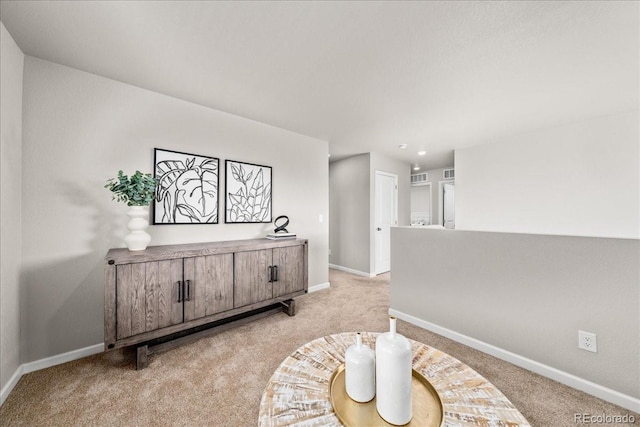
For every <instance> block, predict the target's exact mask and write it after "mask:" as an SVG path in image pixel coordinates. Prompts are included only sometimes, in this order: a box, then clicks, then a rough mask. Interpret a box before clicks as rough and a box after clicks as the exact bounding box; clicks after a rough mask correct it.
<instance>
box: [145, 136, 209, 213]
mask: <svg viewBox="0 0 640 427" xmlns="http://www.w3.org/2000/svg"><path fill="white" fill-rule="evenodd" d="M219 166H220V161H219V160H218V159H216V158H215V157H207V156H199V155H196V154H187V153H181V152H179V151H170V150H162V149H159V148H156V149H155V152H154V176H155V177H156V178H157V179H158V186H157V187H156V199H155V201H154V204H153V223H154V224H217V223H218V171H219Z"/></svg>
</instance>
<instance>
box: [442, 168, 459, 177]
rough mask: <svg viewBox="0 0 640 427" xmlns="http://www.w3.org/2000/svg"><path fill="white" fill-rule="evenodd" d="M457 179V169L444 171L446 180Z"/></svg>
mask: <svg viewBox="0 0 640 427" xmlns="http://www.w3.org/2000/svg"><path fill="white" fill-rule="evenodd" d="M455 177H456V175H455V169H453V168H452V169H445V170H443V171H442V178H444V179H454V178H455Z"/></svg>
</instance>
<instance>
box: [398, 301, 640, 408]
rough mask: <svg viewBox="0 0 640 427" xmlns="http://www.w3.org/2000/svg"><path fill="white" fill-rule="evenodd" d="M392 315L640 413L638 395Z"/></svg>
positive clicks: (405, 316)
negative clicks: (631, 394) (619, 390)
mask: <svg viewBox="0 0 640 427" xmlns="http://www.w3.org/2000/svg"><path fill="white" fill-rule="evenodd" d="M389 315H391V316H395V317H397V318H398V319H401V320H404V321H405V322H408V323H411V324H414V325H416V326H419V327H421V328H423V329H426V330H428V331H431V332H435V333H436V334H438V335H442V336H444V337H447V338H449V339H451V340H453V341H457V342H459V343H461V344H464V345H467V346H469V347H472V348H475V349H476V350H480V351H482V352H483V353H487V354H490V355H491V356H495V357H497V358H498V359H502V360H504V361H507V362H509V363H512V364H514V365H516V366H520V367H521V368H525V369H528V370H530V371H533V372H535V373H536V374H540V375H542V376H544V377H547V378H550V379H552V380H554V381H558V382H559V383H562V384H564V385H567V386H569V387H572V388H575V389H578V390H581V391H584V392H585V393H588V394H590V395H592V396H595V397H598V398H600V399H602V400H606V401H607V402H611V403H613V404H616V405H618V406H621V407H623V408H625V409H628V410H630V411H634V412H638V413H640V399H637V398H635V397H632V396H629V395H626V394H623V393H620V392H618V391H615V390H612V389H610V388H607V387H604V386H601V385H599V384H596V383H593V382H591V381H588V380H585V379H583V378H580V377H577V376H575V375H573V374H570V373H568V372H564V371H561V370H559V369H556V368H554V367H551V366H548V365H545V364H542V363H539V362H536V361H535V360H531V359H528V358H526V357H524V356H520V355H518V354H515V353H512V352H510V351H508V350H504V349H502V348H500V347H496V346H494V345H491V344H487V343H485V342H483V341H480V340H477V339H475V338H471V337H469V336H467V335H463V334H461V333H458V332H456V331H452V330H451V329H447V328H444V327H442V326H438V325H436V324H434V323H431V322H427V321H426V320H422V319H419V318H417V317H415V316H411V315H410V314H406V313H403V312H401V311H398V310H394V309H392V308H390V309H389Z"/></svg>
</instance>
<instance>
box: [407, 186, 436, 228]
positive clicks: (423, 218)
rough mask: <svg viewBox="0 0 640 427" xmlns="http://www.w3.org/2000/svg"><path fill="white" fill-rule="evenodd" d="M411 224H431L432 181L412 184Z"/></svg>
mask: <svg viewBox="0 0 640 427" xmlns="http://www.w3.org/2000/svg"><path fill="white" fill-rule="evenodd" d="M410 204H411V225H430V224H431V220H432V216H431V183H430V182H427V183H426V184H412V185H411V200H410Z"/></svg>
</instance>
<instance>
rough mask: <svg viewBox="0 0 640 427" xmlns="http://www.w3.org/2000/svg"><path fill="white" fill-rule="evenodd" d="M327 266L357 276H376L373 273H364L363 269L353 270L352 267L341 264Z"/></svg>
mask: <svg viewBox="0 0 640 427" xmlns="http://www.w3.org/2000/svg"><path fill="white" fill-rule="evenodd" d="M329 268H333V269H334V270H340V271H344V272H346V273H351V274H355V275H357V276H364V277H376V274H375V273H365V272H364V271H358V270H354V269H352V268H347V267H343V266H341V265H335V264H329Z"/></svg>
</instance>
